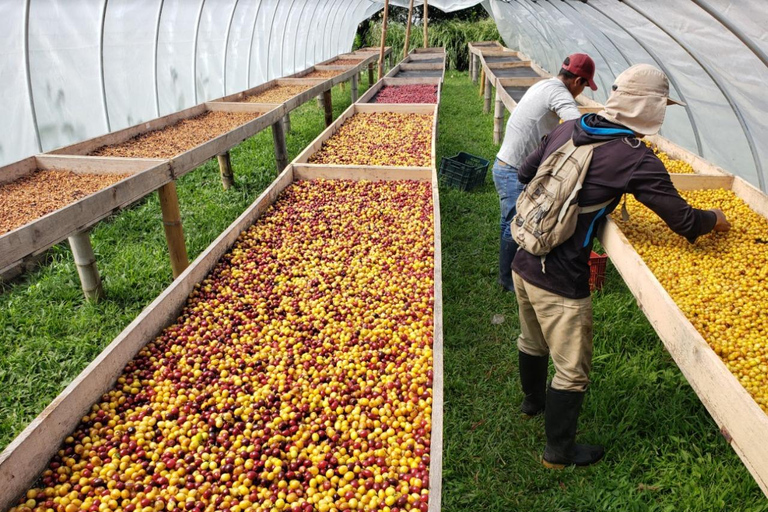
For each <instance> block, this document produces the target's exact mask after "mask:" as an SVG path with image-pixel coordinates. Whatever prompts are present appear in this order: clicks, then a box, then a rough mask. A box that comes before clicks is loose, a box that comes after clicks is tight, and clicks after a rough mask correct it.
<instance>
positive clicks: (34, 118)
mask: <svg viewBox="0 0 768 512" xmlns="http://www.w3.org/2000/svg"><path fill="white" fill-rule="evenodd" d="M30 3H31V0H27V1H26V3H25V5H24V74H25V75H26V78H27V95H28V96H29V109H30V110H31V111H32V124H33V125H34V127H35V141H36V142H37V149H38V151H40V152H41V153H42V152H43V143H42V141H41V140H40V127H39V126H38V124H37V112H36V111H35V96H34V94H33V93H32V73H31V71H30V66H29V6H30Z"/></svg>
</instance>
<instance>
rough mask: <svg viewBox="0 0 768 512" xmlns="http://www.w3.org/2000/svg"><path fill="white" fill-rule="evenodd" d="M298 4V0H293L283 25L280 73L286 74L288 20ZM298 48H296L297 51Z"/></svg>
mask: <svg viewBox="0 0 768 512" xmlns="http://www.w3.org/2000/svg"><path fill="white" fill-rule="evenodd" d="M295 4H296V0H291V6H290V7H289V8H288V15H287V16H286V17H285V26H284V27H283V40H282V42H281V43H280V46H281V47H280V75H285V74H286V73H285V33H286V32H288V22H289V21H291V11H293V6H294V5H295ZM295 50H296V48H294V53H295Z"/></svg>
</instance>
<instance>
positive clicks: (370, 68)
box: [368, 62, 373, 87]
mask: <svg viewBox="0 0 768 512" xmlns="http://www.w3.org/2000/svg"><path fill="white" fill-rule="evenodd" d="M372 85H373V62H369V63H368V87H370V86H372Z"/></svg>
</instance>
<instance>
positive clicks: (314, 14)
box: [304, 0, 328, 66]
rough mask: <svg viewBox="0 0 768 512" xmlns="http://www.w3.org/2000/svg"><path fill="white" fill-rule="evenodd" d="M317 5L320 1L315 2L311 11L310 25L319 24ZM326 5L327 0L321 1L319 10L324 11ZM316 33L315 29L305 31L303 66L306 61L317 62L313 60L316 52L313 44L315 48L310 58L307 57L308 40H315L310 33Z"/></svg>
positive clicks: (315, 25)
mask: <svg viewBox="0 0 768 512" xmlns="http://www.w3.org/2000/svg"><path fill="white" fill-rule="evenodd" d="M319 5H320V2H318V3H316V4H315V10H314V11H313V12H312V23H310V27H317V26H319V25H320V15H318V14H317V8H318V6H319ZM327 5H328V0H325V2H324V3H323V8H322V9H321V10H320V12H321V13H323V12H325V7H326V6H327ZM316 33H317V30H308V31H307V40H306V42H305V43H304V62H305V64H304V66H306V62H307V61H309V62H311V63H312V64H314V63H315V62H317V61H316V60H315V57H316V54H317V53H316V52H317V45H314V47H315V49H314V51H313V52H312V58H311V59H310V58H309V45H310V42H314V41H316V38H315V37H314V35H313V36H312V37H310V35H311V34H316Z"/></svg>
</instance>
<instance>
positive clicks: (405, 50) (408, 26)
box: [403, 0, 413, 58]
mask: <svg viewBox="0 0 768 512" xmlns="http://www.w3.org/2000/svg"><path fill="white" fill-rule="evenodd" d="M412 17H413V0H411V1H410V3H409V4H408V23H406V25H405V46H404V47H403V58H406V57H407V56H408V43H410V41H411V18H412Z"/></svg>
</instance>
